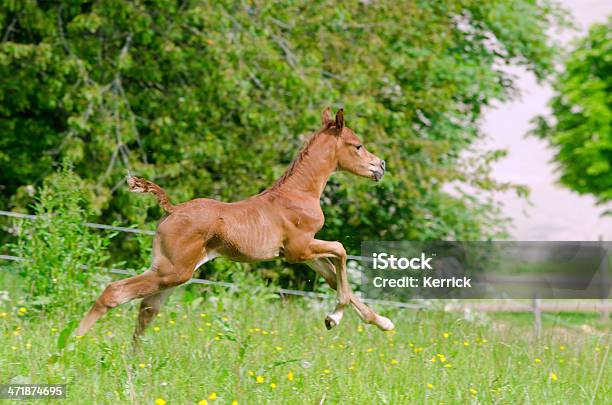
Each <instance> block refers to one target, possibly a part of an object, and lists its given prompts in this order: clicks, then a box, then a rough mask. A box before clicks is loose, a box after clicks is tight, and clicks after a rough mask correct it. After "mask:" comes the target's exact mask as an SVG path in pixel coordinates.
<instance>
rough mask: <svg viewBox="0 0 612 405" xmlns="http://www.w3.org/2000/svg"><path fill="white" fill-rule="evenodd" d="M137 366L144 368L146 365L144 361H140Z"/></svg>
mask: <svg viewBox="0 0 612 405" xmlns="http://www.w3.org/2000/svg"><path fill="white" fill-rule="evenodd" d="M138 367H140V368H145V367H146V365H145V364H144V363H140V364H139V365H138Z"/></svg>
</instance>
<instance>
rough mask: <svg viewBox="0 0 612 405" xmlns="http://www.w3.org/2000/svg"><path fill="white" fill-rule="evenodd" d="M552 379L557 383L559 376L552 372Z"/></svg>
mask: <svg viewBox="0 0 612 405" xmlns="http://www.w3.org/2000/svg"><path fill="white" fill-rule="evenodd" d="M550 379H551V380H553V381H557V374H555V373H553V372H552V371H551V372H550Z"/></svg>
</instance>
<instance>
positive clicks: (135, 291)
mask: <svg viewBox="0 0 612 405" xmlns="http://www.w3.org/2000/svg"><path fill="white" fill-rule="evenodd" d="M170 267H171V268H169V269H163V270H162V268H157V269H155V270H151V269H149V270H147V271H145V272H144V273H142V274H138V275H136V276H133V277H130V278H127V279H123V280H118V281H113V282H112V283H110V284H109V285H108V287H106V289H105V290H104V292H103V293H102V295H100V297H99V298H98V299H97V300H96V302H95V304H94V305H93V306H92V308H91V309H90V310H89V312H88V313H87V315H86V316H85V318H83V320H82V321H81V324H80V325H79V327H78V329H77V331H76V335H77V336H83V335H84V334H85V333H86V332H87V331H88V330H89V329H91V327H92V326H93V325H94V323H96V322H97V321H98V319H100V318H101V317H102V316H103V315H104V314H105V313H107V312H108V310H109V309H112V308H114V307H116V306H117V305H121V304H125V303H126V302H129V301H131V300H133V299H135V298H142V297H146V296H148V295H151V294H155V293H157V292H159V291H160V290H162V289H165V288H169V287H174V286H177V285H180V284H183V283H185V282H186V281H188V280H189V279H190V278H191V274H192V273H193V267H192V268H191V269H189V268H176V267H175V266H171V265H170Z"/></svg>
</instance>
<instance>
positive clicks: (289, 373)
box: [287, 371, 293, 381]
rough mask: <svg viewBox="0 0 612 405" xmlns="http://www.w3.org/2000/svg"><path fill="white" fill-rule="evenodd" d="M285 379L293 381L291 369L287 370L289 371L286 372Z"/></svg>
mask: <svg viewBox="0 0 612 405" xmlns="http://www.w3.org/2000/svg"><path fill="white" fill-rule="evenodd" d="M287 380H289V381H293V371H289V372H288V373H287Z"/></svg>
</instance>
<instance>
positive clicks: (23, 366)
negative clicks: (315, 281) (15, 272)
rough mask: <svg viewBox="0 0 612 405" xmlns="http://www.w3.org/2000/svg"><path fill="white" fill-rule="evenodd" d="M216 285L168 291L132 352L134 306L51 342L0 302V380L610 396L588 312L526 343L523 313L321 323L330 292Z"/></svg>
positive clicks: (362, 396) (310, 394)
mask: <svg viewBox="0 0 612 405" xmlns="http://www.w3.org/2000/svg"><path fill="white" fill-rule="evenodd" d="M189 289H190V291H191V292H192V293H193V292H194V291H198V292H199V291H203V290H204V287H201V286H192V287H189ZM217 293H218V294H217V295H212V294H210V295H208V297H214V298H213V299H210V298H207V299H200V298H196V299H195V300H194V299H192V298H193V294H184V293H183V292H182V291H181V292H177V293H176V295H175V296H173V298H172V299H171V300H170V302H169V303H168V304H167V305H166V306H165V307H164V309H163V311H162V313H161V314H160V316H159V317H158V318H157V319H156V320H155V322H154V323H153V325H152V327H151V328H150V329H149V330H148V332H147V334H146V337H145V339H144V341H143V345H142V351H141V352H135V351H133V350H132V346H131V332H132V329H133V326H134V323H135V318H136V305H137V303H133V304H128V305H125V306H123V307H120V308H118V309H116V310H114V311H113V312H111V313H110V314H109V315H107V316H106V317H105V318H103V320H102V321H101V322H100V323H98V324H97V325H96V326H95V327H94V329H93V331H92V332H91V333H90V334H88V335H87V336H85V337H84V338H82V339H77V338H74V337H69V338H68V339H67V340H66V342H61V341H62V338H60V337H59V336H60V335H61V332H62V330H63V328H65V326H66V324H67V322H68V319H67V318H70V317H67V316H55V317H52V318H47V319H45V318H39V317H34V316H29V311H28V310H27V305H26V304H25V303H19V302H13V303H12V304H11V303H10V302H9V301H5V302H4V304H3V305H4V306H3V307H1V308H2V309H0V311H2V312H0V334H1V336H2V342H3V344H2V345H0V383H7V382H9V381H13V382H22V383H24V382H30V383H65V384H67V392H68V396H67V399H66V400H64V401H63V402H61V403H88V404H89V403H96V404H115V403H135V404H153V403H155V401H157V403H159V404H163V403H167V404H193V403H199V402H200V401H202V400H206V401H207V402H208V403H209V404H211V403H219V404H231V403H232V402H233V401H237V403H239V404H247V403H273V404H278V403H310V404H312V403H321V402H322V401H323V402H324V403H345V404H346V403H355V404H357V403H393V404H396V403H432V404H433V403H435V404H440V403H444V404H452V403H506V404H511V403H534V404H541V403H575V404H577V403H599V404H604V403H609V401H610V398H611V397H612V387H611V386H610V381H612V378H611V377H612V375H611V373H610V367H609V366H610V364H609V362H610V360H609V357H608V351H609V329H608V327H609V325H602V324H601V323H599V321H597V319H596V318H588V317H587V318H585V317H577V318H572V317H569V318H568V319H569V321H567V322H573V321H575V322H574V323H575V325H576V326H578V328H576V329H574V328H568V327H567V324H565V326H559V325H554V324H551V323H550V321H549V322H548V323H547V324H545V329H544V335H543V337H542V338H541V339H540V340H539V341H536V340H535V338H534V336H533V333H532V330H531V325H530V323H529V322H528V321H526V320H525V319H523V318H524V317H523V316H514V315H503V316H493V317H491V315H487V317H482V316H479V317H477V319H476V320H473V321H469V322H468V321H466V320H464V319H462V317H461V315H460V314H457V313H444V312H439V311H419V312H416V311H409V310H393V311H384V310H383V311H381V312H382V313H384V314H385V315H387V316H389V317H391V319H393V320H394V322H395V324H396V327H397V329H396V331H394V332H390V333H382V332H380V331H378V330H377V329H376V328H375V327H370V326H362V325H361V324H360V322H359V320H358V318H357V317H356V315H355V314H354V312H353V311H352V310H350V311H347V314H346V316H345V318H344V320H343V322H342V323H341V324H340V325H339V326H338V327H337V328H335V329H333V330H332V331H327V330H325V327H324V325H323V318H324V315H325V311H326V310H327V309H330V308H331V307H332V303H331V302H324V301H319V300H309V299H293V300H289V301H283V302H281V301H280V300H278V299H277V300H273V299H272V300H270V299H266V296H267V295H266V294H264V293H259V294H257V293H255V294H253V293H249V289H244V290H243V291H242V292H238V293H225V292H222V291H218V292H217ZM185 297H187V298H185ZM186 299H187V300H190V302H188V303H185V302H184V301H185V300H186ZM9 304H10V305H9ZM21 307H23V308H26V310H25V311H24V310H23V309H22V310H21V312H20V310H19V308H21ZM583 324H588V325H589V326H588V328H587V327H584V328H582V329H580V325H583ZM58 342H59V343H60V345H59V346H58ZM63 344H65V347H64V348H63V349H59V347H61V346H62V345H63ZM164 401H165V402H164ZM40 402H41V401H37V402H36V403H40ZM49 402H51V403H57V402H52V401H49ZM202 403H204V402H202Z"/></svg>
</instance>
